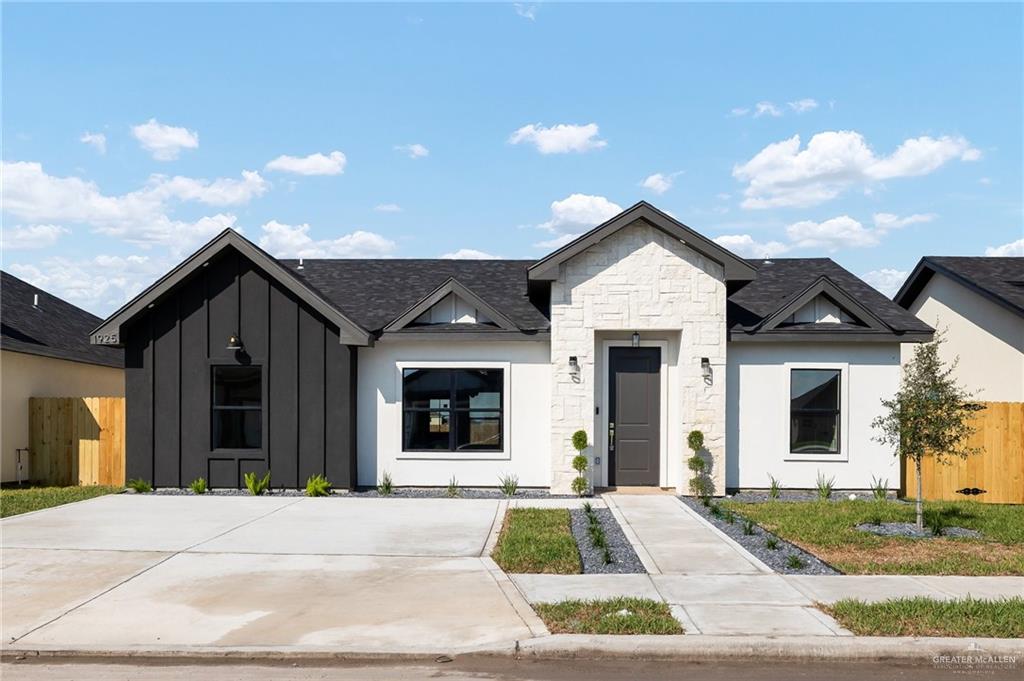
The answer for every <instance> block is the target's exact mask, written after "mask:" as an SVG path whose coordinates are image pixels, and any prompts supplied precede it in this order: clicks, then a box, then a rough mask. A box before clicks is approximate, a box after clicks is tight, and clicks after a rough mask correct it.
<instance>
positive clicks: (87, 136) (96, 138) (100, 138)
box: [78, 131, 107, 154]
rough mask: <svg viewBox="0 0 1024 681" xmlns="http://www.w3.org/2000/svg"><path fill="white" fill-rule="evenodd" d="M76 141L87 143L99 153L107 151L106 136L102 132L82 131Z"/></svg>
mask: <svg viewBox="0 0 1024 681" xmlns="http://www.w3.org/2000/svg"><path fill="white" fill-rule="evenodd" d="M78 141H79V142H81V143H82V144H88V145H89V146H90V147H92V148H93V149H95V150H96V151H98V152H99V153H100V154H105V153H107V136H106V135H104V134H103V133H102V132H88V131H86V132H84V133H82V136H81V137H79V138H78Z"/></svg>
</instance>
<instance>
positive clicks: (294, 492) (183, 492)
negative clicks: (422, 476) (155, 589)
mask: <svg viewBox="0 0 1024 681" xmlns="http://www.w3.org/2000/svg"><path fill="white" fill-rule="evenodd" d="M129 491H131V490H129ZM141 494H157V495H164V496H220V497H247V496H250V494H249V490H247V489H221V488H218V489H211V490H207V491H206V494H205V495H197V494H196V493H195V492H193V491H192V490H190V489H188V488H187V487H180V488H179V487H160V488H158V489H155V490H153V491H152V492H142V493H141ZM305 495H306V491H305V489H271V490H267V491H266V492H265V493H264V494H263V496H268V497H301V496H305ZM331 496H338V497H371V498H388V497H393V498H395V499H446V498H448V492H447V490H446V489H445V488H443V487H402V488H396V489H395V490H394V491H393V492H392V493H391V494H389V495H382V494H380V493H379V492H377V490H376V489H360V490H356V491H351V492H350V491H349V490H345V489H341V490H332V491H331ZM454 498H456V499H575V498H576V495H575V494H551V493H549V492H548V491H547V490H542V489H521V490H519V491H517V492H516V494H515V496H514V497H506V496H505V494H504V493H503V492H502V491H501V490H496V489H480V488H465V489H461V490H459V496H457V497H454Z"/></svg>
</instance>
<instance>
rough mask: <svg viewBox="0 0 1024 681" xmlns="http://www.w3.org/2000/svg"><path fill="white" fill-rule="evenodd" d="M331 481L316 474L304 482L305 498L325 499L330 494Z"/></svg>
mask: <svg viewBox="0 0 1024 681" xmlns="http://www.w3.org/2000/svg"><path fill="white" fill-rule="evenodd" d="M332 486H333V485H331V481H330V480H328V479H327V478H326V477H325V476H323V475H320V474H319V473H317V474H316V475H313V476H310V477H309V478H308V479H307V480H306V496H307V497H326V496H328V495H329V494H330V493H331V487H332Z"/></svg>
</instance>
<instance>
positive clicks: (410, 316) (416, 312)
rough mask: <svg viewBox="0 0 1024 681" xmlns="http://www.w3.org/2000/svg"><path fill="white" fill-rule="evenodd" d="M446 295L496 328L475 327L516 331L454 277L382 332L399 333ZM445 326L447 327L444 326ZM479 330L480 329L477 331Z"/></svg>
mask: <svg viewBox="0 0 1024 681" xmlns="http://www.w3.org/2000/svg"><path fill="white" fill-rule="evenodd" d="M448 294H455V295H456V296H458V297H459V298H462V299H463V300H465V301H466V302H467V303H470V304H471V305H473V307H475V308H477V309H478V310H481V311H482V312H483V313H484V314H485V315H487V317H488V318H490V319H491V320H493V321H494V323H495V324H496V325H497V326H496V327H491V326H489V325H484V324H474V325H473V326H475V327H482V328H483V329H490V328H497V329H504V330H505V331H518V329H517V328H516V325H515V323H513V322H512V320H510V319H509V318H508V317H506V316H505V315H504V314H502V313H501V312H499V311H498V310H497V308H495V307H493V306H491V305H489V304H488V303H487V301H485V300H484V299H483V298H481V297H480V296H478V295H477V294H475V293H473V291H471V290H470V289H468V288H466V287H465V286H463V285H462V284H460V283H459V281H458V280H457V279H455V278H454V277H449V278H448V280H447V281H445V282H444V283H443V284H441V285H440V286H438V287H437V288H436V289H434V290H433V291H431V292H430V293H428V294H427V295H425V296H423V298H421V299H420V300H419V301H418V302H417V303H416V304H415V305H413V306H412V307H410V308H409V309H408V310H406V311H405V312H403V313H402V314H400V315H399V316H398V317H396V318H395V319H394V320H393V321H392V322H391V323H390V324H388V325H387V326H385V327H384V332H385V333H388V332H393V331H399V330H401V329H404V328H406V327H407V326H409V325H410V324H412V323H413V322H414V321H415V320H416V318H417V317H419V316H420V315H421V314H423V313H424V312H426V311H427V310H429V309H430V308H432V307H433V306H434V305H436V304H437V303H438V302H440V301H441V299H443V298H444V297H445V296H447V295H448ZM446 326H447V325H446ZM478 330H480V329H478Z"/></svg>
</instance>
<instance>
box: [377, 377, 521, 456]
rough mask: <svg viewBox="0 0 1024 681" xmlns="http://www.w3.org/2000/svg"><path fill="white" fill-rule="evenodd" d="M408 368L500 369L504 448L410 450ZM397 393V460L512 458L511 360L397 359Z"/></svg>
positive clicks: (502, 443)
mask: <svg viewBox="0 0 1024 681" xmlns="http://www.w3.org/2000/svg"><path fill="white" fill-rule="evenodd" d="M405 369H501V370H502V381H501V423H502V426H501V427H502V431H501V446H502V449H501V451H493V452H481V451H471V452H449V451H440V452H422V451H416V452H407V451H405V449H404V448H403V447H404V446H405V438H404V437H403V434H404V433H403V432H402V424H403V422H404V420H405V404H404V400H403V398H404V392H403V391H402V373H403V371H404V370H405ZM395 395H396V402H397V403H398V418H397V424H396V426H395V437H396V438H397V439H396V440H395V441H396V442H397V443H398V454H397V456H396V457H395V458H396V459H399V460H402V459H408V460H418V461H446V460H447V461H509V460H511V458H512V363H511V362H484V361H480V362H453V361H433V362H411V361H401V362H395Z"/></svg>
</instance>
